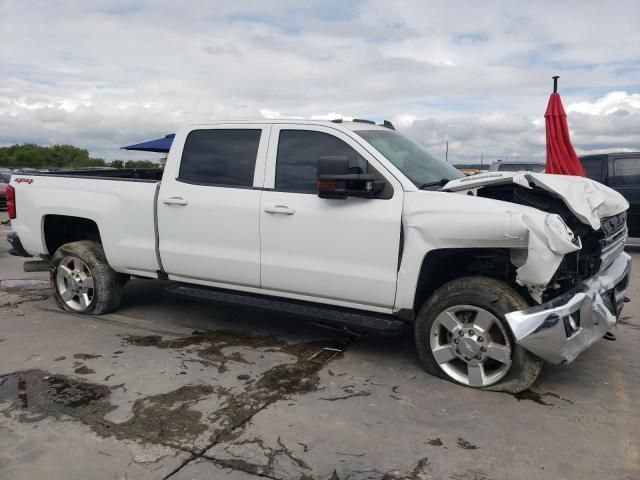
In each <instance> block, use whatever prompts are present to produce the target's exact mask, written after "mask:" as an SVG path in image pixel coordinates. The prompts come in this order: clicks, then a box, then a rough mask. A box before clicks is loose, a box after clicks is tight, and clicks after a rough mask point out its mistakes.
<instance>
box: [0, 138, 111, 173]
mask: <svg viewBox="0 0 640 480" xmlns="http://www.w3.org/2000/svg"><path fill="white" fill-rule="evenodd" d="M0 166H2V167H12V168H80V167H104V166H106V163H105V161H104V160H103V159H102V158H92V157H90V156H89V152H88V151H87V150H85V149H82V148H78V147H74V146H73V145H53V146H47V147H42V146H40V145H36V144H34V143H25V144H22V145H12V146H10V147H0Z"/></svg>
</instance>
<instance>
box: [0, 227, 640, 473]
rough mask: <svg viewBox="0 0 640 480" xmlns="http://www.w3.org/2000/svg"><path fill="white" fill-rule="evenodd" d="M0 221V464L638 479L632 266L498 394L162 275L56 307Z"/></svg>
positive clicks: (410, 354) (401, 340)
mask: <svg viewBox="0 0 640 480" xmlns="http://www.w3.org/2000/svg"><path fill="white" fill-rule="evenodd" d="M7 231H8V229H7V228H6V227H2V228H0V479H3V480H4V479H33V478H48V479H93V478H96V479H103V478H104V479H114V478H116V479H124V478H128V479H163V478H171V479H175V480H178V479H180V480H185V479H200V478H228V479H230V480H236V479H237V480H248V479H252V480H254V479H257V478H273V479H295V480H298V479H319V480H324V479H331V480H337V479H339V480H345V479H354V480H356V479H357V480H360V479H379V480H392V479H441V478H444V479H455V480H472V479H476V480H488V479H547V478H549V479H574V478H576V479H577V478H579V479H581V480H586V479H603V478H607V479H628V480H632V479H638V478H640V400H639V398H640V380H639V379H638V374H637V372H638V371H639V367H640V358H639V357H638V355H637V352H638V345H639V342H640V317H639V315H638V314H639V313H640V312H639V307H638V303H637V301H636V299H637V298H640V297H638V288H640V278H639V277H640V273H639V272H640V270H639V268H640V267H634V270H633V278H632V286H631V295H630V296H631V298H632V302H631V303H629V304H627V305H626V307H625V311H624V312H623V315H622V321H621V324H620V325H619V327H618V329H617V334H618V340H617V341H616V342H607V341H601V342H600V343H598V344H597V345H595V346H594V347H593V348H592V349H590V350H589V351H587V352H585V353H584V354H583V355H581V356H580V357H579V358H578V359H577V360H576V361H575V362H574V363H573V364H571V365H568V366H560V367H550V366H545V368H544V370H543V372H542V375H541V377H540V379H539V380H538V382H537V383H536V384H535V385H534V387H533V389H532V391H530V392H527V393H526V394H524V395H519V396H517V397H514V396H512V395H507V394H500V393H492V392H477V391H474V390H471V389H467V388H462V387H459V386H456V385H453V384H451V383H448V382H446V381H443V380H440V379H437V378H434V377H431V376H429V375H428V374H426V373H425V372H424V371H423V370H422V368H421V366H420V365H419V362H418V359H417V356H416V354H415V352H414V348H413V343H412V338H411V336H410V335H409V334H407V335H403V336H400V337H394V338H375V337H361V338H354V337H351V336H348V335H345V334H342V333H336V332H332V331H330V330H326V329H323V328H319V327H316V326H313V325H310V324H307V323H305V322H301V321H300V320H298V319H295V318H284V317H280V316H277V315H272V314H265V313H261V312H254V311H250V310H245V309H242V308H230V307H225V306H221V305H215V304H211V303H207V302H197V301H192V300H187V299H182V298H176V297H172V296H171V295H169V294H168V293H166V292H165V287H166V286H167V285H168V283H167V282H159V281H147V280H134V281H131V282H130V283H129V284H128V285H127V287H126V291H125V297H124V301H123V305H122V308H121V309H120V310H118V311H117V312H116V313H113V314H109V315H104V316H100V317H87V316H80V315H74V314H70V313H66V312H62V311H60V310H59V309H58V308H57V307H56V306H55V302H54V301H53V299H52V298H51V291H50V290H49V288H48V285H47V283H46V274H44V273H25V272H23V271H22V262H23V260H22V259H16V258H13V257H10V256H8V255H7V252H6V250H7V245H6V243H5V242H4V236H5V234H6V232H7ZM632 255H633V256H634V260H636V264H637V263H638V261H640V256H639V255H637V254H636V253H632ZM7 280H11V281H9V282H7ZM15 280H18V281H15ZM24 280H31V281H29V282H24ZM324 347H331V348H338V349H341V350H343V353H342V354H340V355H338V356H337V357H335V358H333V359H330V352H327V351H323V350H322V349H323V348H324ZM318 352H320V353H319V355H318V356H316V357H315V358H313V359H312V360H309V358H310V357H312V356H313V355H314V354H316V353H318ZM316 360H317V361H316Z"/></svg>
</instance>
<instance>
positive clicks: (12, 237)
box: [7, 232, 31, 257]
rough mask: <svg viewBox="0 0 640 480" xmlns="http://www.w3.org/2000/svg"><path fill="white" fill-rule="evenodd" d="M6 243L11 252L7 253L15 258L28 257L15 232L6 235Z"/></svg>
mask: <svg viewBox="0 0 640 480" xmlns="http://www.w3.org/2000/svg"><path fill="white" fill-rule="evenodd" d="M7 241H8V242H9V244H10V245H11V250H9V253H10V254H11V255H14V256H16V257H30V256H31V255H29V254H28V253H27V251H26V250H25V249H24V247H23V246H22V242H21V241H20V237H18V234H17V233H16V232H10V233H8V234H7Z"/></svg>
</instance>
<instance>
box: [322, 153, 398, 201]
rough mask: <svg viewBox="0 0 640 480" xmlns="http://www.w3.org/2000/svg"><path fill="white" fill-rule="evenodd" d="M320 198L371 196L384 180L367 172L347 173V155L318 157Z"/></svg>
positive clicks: (381, 185)
mask: <svg viewBox="0 0 640 480" xmlns="http://www.w3.org/2000/svg"><path fill="white" fill-rule="evenodd" d="M316 184H317V186H318V196H319V197H320V198H342V199H345V198H347V197H362V198H373V197H375V196H376V194H378V193H380V192H382V190H384V187H385V186H386V182H384V181H381V180H378V178H377V177H376V176H375V175H372V174H368V173H349V159H348V158H347V157H320V158H319V159H318V176H317V182H316Z"/></svg>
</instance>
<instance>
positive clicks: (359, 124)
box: [191, 118, 395, 131]
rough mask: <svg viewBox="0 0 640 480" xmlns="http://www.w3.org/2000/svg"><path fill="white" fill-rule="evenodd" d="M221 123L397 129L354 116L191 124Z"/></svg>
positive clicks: (197, 123)
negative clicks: (350, 118)
mask: <svg viewBox="0 0 640 480" xmlns="http://www.w3.org/2000/svg"><path fill="white" fill-rule="evenodd" d="M220 123H253V124H255V123H262V124H273V125H276V124H281V123H287V124H290V125H291V124H293V125H326V126H332V125H340V126H342V127H345V128H348V129H349V130H354V131H355V130H395V127H394V126H393V124H392V123H391V122H390V121H388V120H385V121H384V123H382V124H376V123H375V122H374V121H373V120H364V119H358V118H354V119H353V120H342V119H335V120H310V119H301V118H295V119H293V118H278V119H268V118H260V119H256V120H216V121H210V122H196V123H192V124H191V125H209V124H210V125H215V124H220Z"/></svg>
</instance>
